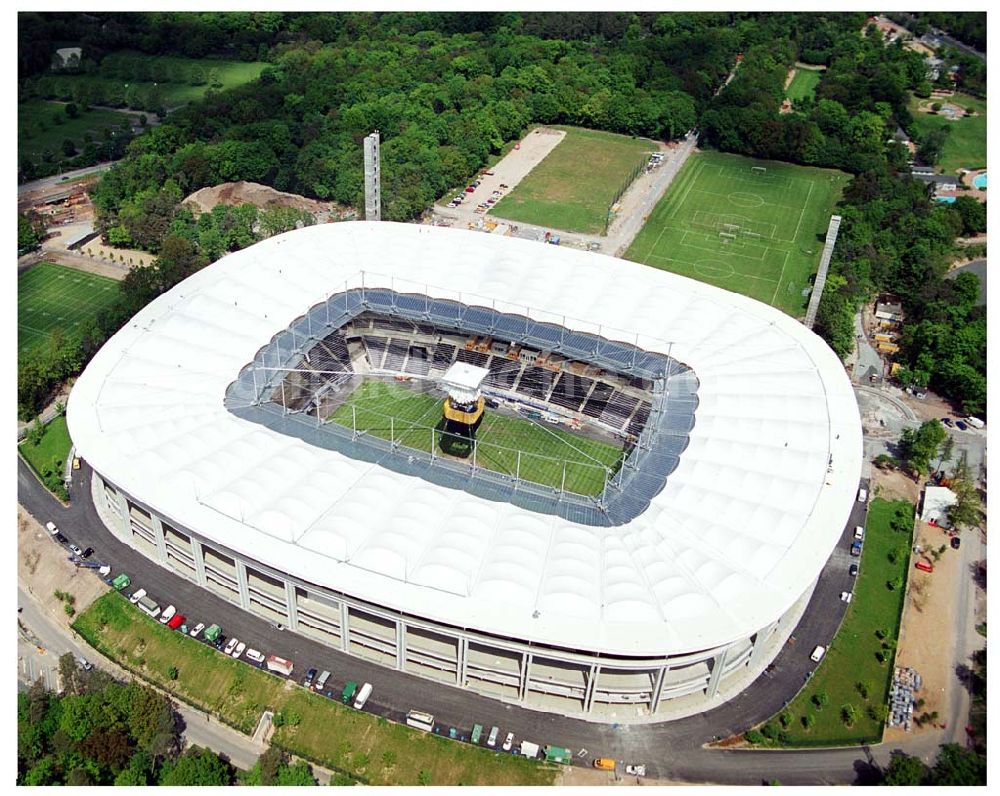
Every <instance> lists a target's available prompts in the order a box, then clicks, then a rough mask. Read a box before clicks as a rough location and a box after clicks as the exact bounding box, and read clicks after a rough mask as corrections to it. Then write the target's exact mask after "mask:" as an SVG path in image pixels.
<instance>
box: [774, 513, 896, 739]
mask: <svg viewBox="0 0 1000 796" xmlns="http://www.w3.org/2000/svg"><path fill="white" fill-rule="evenodd" d="M897 510H898V511H899V512H901V514H903V515H905V518H906V520H907V524H908V525H909V526H911V527H912V524H913V506H912V505H911V504H909V503H907V502H906V501H895V502H892V503H890V502H888V501H886V500H882V499H876V500H873V501H872V503H871V507H870V510H869V513H868V525H867V527H866V528H865V541H864V547H863V549H862V551H861V564H860V571H859V573H858V578H857V583H856V585H855V588H854V599H853V601H852V602H851V604H850V605H849V606H848V608H847V616H846V617H845V618H844V623H843V624H842V625H841V626H840V631H839V632H838V633H837V635H836V637H835V638H834V640H833V642H832V643H831V644H830V648H829V649H828V650H827V652H826V656H825V657H824V659H823V661H822V663H820V665H819V666H818V667H817V669H816V671H815V674H813V676H812V677H811V678H810V680H809V682H808V684H807V685H806V686H805V688H803V689H802V691H800V692H799V694H798V695H797V696H796V697H795V699H793V700H792V702H791V704H789V706H788V714H789V715H790V717H791V722H790V724H789V726H788V728H787V729H786V730H785V731H786V732H787V733H788V738H787V741H786V744H787V745H789V746H847V745H854V744H861V743H878V742H879V741H880V740H881V739H882V724H883V721H882V719H881V718H874V717H873V716H872V715H871V714H870V713H869V711H877V710H878V708H879V707H880V706H884V705H885V704H886V703H887V702H888V695H889V686H890V684H891V680H892V671H893V663H894V661H895V642H896V639H897V638H898V636H899V622H900V618H901V616H902V611H903V598H904V591H903V589H902V588H894V589H889V588H888V586H887V583H888V582H891V581H893V580H895V579H896V578H901V579H902V582H903V583H905V582H906V575H907V568H908V566H909V561H910V545H911V542H912V532H907V533H903V532H900V531H896V530H893V528H892V527H891V523H892V519H893V516H894V514H895V513H896V511H897ZM890 554H893V555H894V556H895V559H896V560H895V561H890V560H889V556H890ZM852 560H855V559H852ZM881 632H884V633H885V639H884V640H882V639H879V637H878V635H877V633H881ZM800 643H803V642H801V641H800ZM809 643H810V644H811V643H812V642H809ZM886 644H887V645H888V647H886V646H885V645H886ZM878 653H882V654H884V655H885V661H884V662H883V663H880V662H879V661H878V659H877V657H876V654H878ZM859 684H864V686H865V689H864V690H865V691H866V692H867V697H864V696H862V693H861V691H862V689H861V688H859ZM821 692H822V693H825V694H826V695H827V697H828V699H829V701H828V703H827V704H826V705H825V706H824V707H822V708H820V707H818V706H817V705H816V704H815V702H814V701H813V697H814V696H815V695H817V694H819V693H821ZM848 704H849V705H853V706H854V708H855V710H856V711H857V718H856V719H855V720H854V724H853V726H848V725H847V724H846V723H845V722H844V720H843V717H842V715H841V712H842V709H843V707H844V706H845V705H848ZM807 715H808V716H812V717H813V719H814V723H813V725H812V726H811V727H809V728H808V729H807V728H806V727H805V726H804V725H803V722H802V718H803V717H804V716H807ZM770 723H771V724H772V725H777V726H780V724H779V720H778V719H777V718H775V719H771V722H770Z"/></svg>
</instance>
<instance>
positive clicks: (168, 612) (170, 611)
mask: <svg viewBox="0 0 1000 796" xmlns="http://www.w3.org/2000/svg"><path fill="white" fill-rule="evenodd" d="M176 613H177V609H176V608H174V607H173V606H172V605H168V606H167V607H166V608H164V609H163V613H162V614H160V624H163V625H165V624H166V623H167V622H169V621H170V620H171V619H173V618H174V614H176Z"/></svg>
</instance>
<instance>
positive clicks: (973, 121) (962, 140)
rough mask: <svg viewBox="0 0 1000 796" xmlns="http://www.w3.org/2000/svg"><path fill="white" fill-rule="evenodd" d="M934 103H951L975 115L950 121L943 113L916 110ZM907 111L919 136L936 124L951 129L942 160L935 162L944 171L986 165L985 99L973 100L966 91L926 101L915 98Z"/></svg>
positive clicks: (952, 172)
mask: <svg viewBox="0 0 1000 796" xmlns="http://www.w3.org/2000/svg"><path fill="white" fill-rule="evenodd" d="M935 102H941V103H945V102H951V103H953V104H955V105H958V106H959V107H962V108H969V109H971V110H973V111H975V112H976V113H977V114H978V115H977V116H963V117H961V118H959V119H956V120H954V121H951V120H950V119H948V118H947V117H946V116H940V115H938V114H930V113H924V112H922V111H920V110H919V108H920V107H929V106H930V105H932V104H933V103H935ZM910 112H911V113H912V114H913V123H914V125H915V126H916V129H917V134H918V135H919V133H926V132H929V131H930V130H933V129H935V128H938V127H946V128H948V129H949V130H950V131H951V132H950V133H949V134H948V138H947V140H946V141H945V143H944V147H943V148H942V150H941V162H940V163H939V164H938V165H939V166H940V168H941V170H942V171H943V172H944V173H945V174H954V173H955V172H956V171H958V170H959V169H978V168H982V167H983V166H985V165H986V100H980V99H976V98H975V97H970V96H969V95H968V94H955V96H954V97H945V98H943V99H936V98H931V99H926V100H922V99H917V98H916V97H914V98H912V99H911V101H910Z"/></svg>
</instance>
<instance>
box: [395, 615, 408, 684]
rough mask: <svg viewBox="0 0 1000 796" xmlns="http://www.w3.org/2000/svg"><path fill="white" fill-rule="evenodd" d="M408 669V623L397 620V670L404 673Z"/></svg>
mask: <svg viewBox="0 0 1000 796" xmlns="http://www.w3.org/2000/svg"><path fill="white" fill-rule="evenodd" d="M405 668H406V622H404V621H403V620H402V619H397V620H396V669H397V670H398V671H400V672H401V671H403V670H404V669H405Z"/></svg>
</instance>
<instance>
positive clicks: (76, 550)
mask: <svg viewBox="0 0 1000 796" xmlns="http://www.w3.org/2000/svg"><path fill="white" fill-rule="evenodd" d="M69 549H70V550H72V551H73V555H75V556H79V557H80V558H83V550H81V549H80V548H79V547H77V546H76V545H75V544H71V545H70V546H69Z"/></svg>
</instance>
